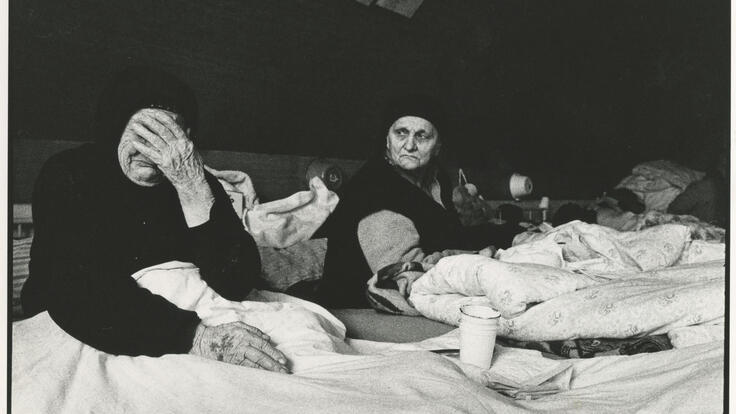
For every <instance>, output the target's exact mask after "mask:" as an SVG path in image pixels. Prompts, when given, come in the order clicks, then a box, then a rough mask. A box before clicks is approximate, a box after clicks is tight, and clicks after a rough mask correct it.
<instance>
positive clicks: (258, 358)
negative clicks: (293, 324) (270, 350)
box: [241, 345, 289, 373]
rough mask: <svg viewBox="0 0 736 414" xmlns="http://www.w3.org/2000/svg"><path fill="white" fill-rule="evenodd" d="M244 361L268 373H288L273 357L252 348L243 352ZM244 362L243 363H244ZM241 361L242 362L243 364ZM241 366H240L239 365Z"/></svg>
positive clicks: (249, 347) (247, 348)
mask: <svg viewBox="0 0 736 414" xmlns="http://www.w3.org/2000/svg"><path fill="white" fill-rule="evenodd" d="M244 356H245V360H247V361H250V362H252V363H254V364H255V365H256V366H257V367H258V368H262V369H265V370H268V371H273V372H281V373H288V372H289V370H288V369H286V367H285V366H284V365H282V364H281V363H280V362H278V361H277V360H275V359H274V358H273V357H271V356H270V355H268V354H267V353H265V352H263V351H262V350H261V349H258V348H256V347H254V346H252V345H251V346H248V347H246V349H245V352H244ZM245 360H244V361H245ZM244 361H243V362H244ZM241 365H242V364H241Z"/></svg>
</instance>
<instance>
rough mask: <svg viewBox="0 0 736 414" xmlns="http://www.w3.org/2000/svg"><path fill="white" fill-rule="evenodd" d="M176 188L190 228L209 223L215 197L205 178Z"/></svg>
mask: <svg viewBox="0 0 736 414" xmlns="http://www.w3.org/2000/svg"><path fill="white" fill-rule="evenodd" d="M174 188H175V189H176V192H177V194H178V195H179V203H180V204H181V208H182V211H183V213H184V218H185V219H186V222H187V225H188V226H189V227H190V228H191V227H196V226H199V225H201V224H204V223H206V222H207V221H209V219H210V210H211V209H212V206H213V205H214V204H215V196H214V195H213V194H212V189H211V188H210V186H209V184H208V183H207V180H205V179H204V177H202V179H201V180H197V181H196V182H191V183H188V184H186V185H175V186H174Z"/></svg>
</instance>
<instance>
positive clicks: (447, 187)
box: [316, 157, 523, 308]
mask: <svg viewBox="0 0 736 414" xmlns="http://www.w3.org/2000/svg"><path fill="white" fill-rule="evenodd" d="M437 179H438V181H439V184H440V188H441V197H442V203H443V204H444V205H445V208H443V207H442V206H440V205H439V204H438V203H437V202H435V201H434V200H433V199H432V198H431V197H430V196H429V195H427V194H426V193H425V192H424V191H422V190H421V189H420V188H418V187H417V186H415V185H413V184H411V183H410V182H409V181H407V180H406V179H405V178H403V177H401V176H400V175H399V174H398V173H397V172H396V171H394V169H393V168H392V167H391V166H389V165H388V163H387V162H386V161H385V160H384V159H383V158H382V157H376V158H373V159H371V160H369V161H367V162H366V164H365V165H364V166H363V167H362V168H361V169H360V171H358V173H356V175H355V176H354V177H353V178H352V179H351V180H350V182H349V183H348V184H347V185H346V187H345V189H344V190H343V191H342V192H341V193H340V202H339V203H338V205H337V208H336V209H335V212H334V213H333V214H332V215H331V216H330V218H329V221H328V223H327V226H328V228H327V232H328V241H327V256H326V258H325V270H324V277H323V279H322V281H321V283H320V284H319V286H318V292H317V299H316V300H317V301H318V302H320V303H321V304H323V305H325V306H327V307H332V308H366V307H369V304H368V301H367V299H366V297H365V289H366V282H367V281H368V279H370V277H371V275H372V272H371V269H370V267H369V265H368V263H367V261H366V259H365V256H364V255H363V251H362V249H361V247H360V242H359V241H358V224H359V223H360V221H361V220H362V219H363V218H365V217H367V216H369V215H371V214H373V213H376V212H378V211H381V210H389V211H393V212H395V213H398V214H401V215H403V216H405V217H407V218H409V219H410V220H411V221H412V222H413V223H414V226H415V227H416V229H417V232H418V233H419V243H420V247H421V249H422V250H423V251H424V252H425V253H427V254H430V253H434V252H439V251H443V250H447V249H463V250H479V249H482V248H484V247H487V246H489V245H495V246H496V247H508V246H509V245H510V244H511V241H512V239H513V236H514V235H515V234H516V233H517V232H519V231H521V230H523V229H519V228H518V227H516V226H513V227H508V226H505V227H499V226H491V225H482V226H474V227H463V226H462V225H461V224H460V220H459V219H458V215H457V212H456V211H455V208H454V205H453V203H452V186H451V184H450V180H449V178H448V177H447V175H446V174H444V173H443V172H442V171H439V173H438V175H437Z"/></svg>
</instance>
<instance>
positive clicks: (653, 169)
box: [616, 160, 705, 211]
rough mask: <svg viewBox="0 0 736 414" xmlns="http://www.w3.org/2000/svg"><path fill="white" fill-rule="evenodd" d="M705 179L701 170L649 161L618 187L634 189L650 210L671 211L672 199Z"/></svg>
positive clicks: (666, 161)
mask: <svg viewBox="0 0 736 414" xmlns="http://www.w3.org/2000/svg"><path fill="white" fill-rule="evenodd" d="M704 176H705V173H703V172H701V171H695V170H692V169H690V168H687V167H684V166H682V165H679V164H677V163H675V162H672V161H668V160H657V161H648V162H644V163H641V164H639V165H637V166H635V167H634V168H633V169H632V170H631V175H630V176H628V177H626V178H624V179H623V180H621V182H620V183H619V184H618V185H617V186H616V188H626V189H628V190H631V191H632V192H633V193H634V194H636V195H637V196H639V198H640V199H641V200H642V201H643V202H644V205H645V208H646V210H657V211H667V206H669V205H670V203H671V202H672V200H674V199H675V198H676V197H677V196H678V195H679V194H680V193H681V192H683V191H684V190H685V188H687V186H688V185H690V183H692V182H694V181H698V180H700V179H702V178H703V177H704Z"/></svg>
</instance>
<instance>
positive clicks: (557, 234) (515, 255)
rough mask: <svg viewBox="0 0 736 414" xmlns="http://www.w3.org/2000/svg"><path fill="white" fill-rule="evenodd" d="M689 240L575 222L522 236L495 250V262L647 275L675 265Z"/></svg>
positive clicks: (673, 230) (661, 231) (682, 233)
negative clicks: (503, 247)
mask: <svg viewBox="0 0 736 414" xmlns="http://www.w3.org/2000/svg"><path fill="white" fill-rule="evenodd" d="M689 240H690V230H689V229H688V227H686V226H681V225H677V224H664V225H659V226H654V227H650V228H646V229H643V230H641V231H637V232H619V231H617V230H615V229H612V228H608V227H604V226H600V225H597V224H588V223H584V222H582V221H577V220H576V221H571V222H569V223H566V224H563V225H560V226H557V227H555V228H553V229H550V230H548V231H545V232H543V233H521V234H519V235H517V236H516V238H515V239H514V243H513V247H511V248H509V249H507V250H499V251H498V252H497V253H496V256H495V257H496V258H497V259H499V260H502V261H508V262H517V263H518V262H521V263H529V262H531V263H543V264H546V265H549V266H555V267H562V268H567V269H571V270H579V271H582V272H586V273H595V272H601V271H606V272H611V271H626V270H640V271H647V270H653V269H657V268H663V267H668V266H672V265H673V264H675V263H676V262H677V261H678V259H679V258H680V256H681V254H682V252H683V250H684V249H685V247H686V246H687V243H688V242H689ZM542 259H544V260H542ZM553 259H554V260H553ZM558 264H559V266H558Z"/></svg>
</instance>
